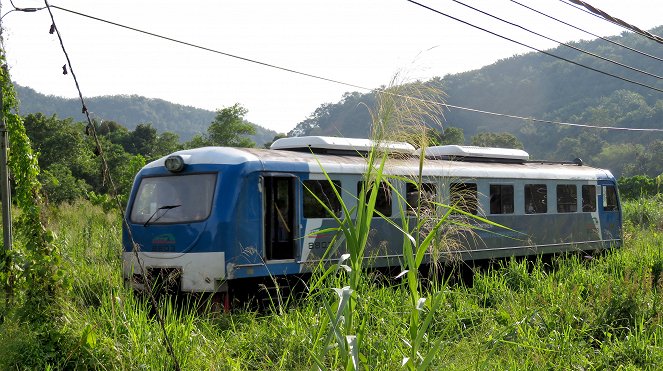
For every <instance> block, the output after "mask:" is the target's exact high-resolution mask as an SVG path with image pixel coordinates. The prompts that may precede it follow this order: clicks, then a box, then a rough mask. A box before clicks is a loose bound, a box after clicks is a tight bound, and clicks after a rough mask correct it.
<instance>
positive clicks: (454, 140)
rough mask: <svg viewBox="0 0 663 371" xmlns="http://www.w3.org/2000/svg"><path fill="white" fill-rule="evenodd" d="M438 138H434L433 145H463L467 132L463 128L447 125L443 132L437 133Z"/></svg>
mask: <svg viewBox="0 0 663 371" xmlns="http://www.w3.org/2000/svg"><path fill="white" fill-rule="evenodd" d="M436 134H437V135H436V137H437V138H432V140H431V145H438V146H445V145H450V144H456V145H459V146H462V145H463V144H465V133H463V129H461V128H454V127H451V126H449V127H447V128H445V129H444V131H443V132H442V133H439V132H438V133H436Z"/></svg>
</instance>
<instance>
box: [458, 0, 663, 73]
mask: <svg viewBox="0 0 663 371" xmlns="http://www.w3.org/2000/svg"><path fill="white" fill-rule="evenodd" d="M451 1H453V2H454V3H456V4H460V5H462V6H464V7H466V8H469V9H472V10H474V11H476V12H479V13H481V14H483V15H487V16H489V17H491V18H493V19H497V20H498V21H501V22H504V23H506V24H509V25H511V26H514V27H518V28H520V29H521V30H524V31H527V32H529V33H531V34H533V35H536V36H539V37H542V38H544V39H546V40H549V41H552V42H556V43H558V44H560V45H564V46H566V47H567V48H570V49H573V50H575V51H578V52H581V53H584V54H587V55H590V56H592V57H594V58H598V59H600V60H602V61H606V62H609V63H612V64H616V65H618V66H620V67H624V68H627V69H629V70H631V71H635V72H639V73H642V74H644V75H647V76H651V77H655V78H657V79H663V77H661V76H659V75H656V74H653V73H649V72H647V71H643V70H640V69H638V68H635V67H631V66H629V65H626V64H624V63H621V62H617V61H615V60H612V59H610V58H605V57H603V56H600V55H598V54H596V53H592V52H589V51H586V50H584V49H580V48H578V47H575V46H573V45H571V44H567V43H564V42H561V41H557V40H555V39H553V38H551V37H548V36H545V35H542V34H540V33H538V32H535V31H532V30H530V29H528V28H525V27H523V26H521V25H519V24H517V23H514V22H510V21H507V20H506V19H503V18H500V17H498V16H495V15H493V14H490V13H488V12H485V11H483V10H481V9H477V8H475V7H473V6H470V5H467V4H465V3H463V2H462V1H459V0H451Z"/></svg>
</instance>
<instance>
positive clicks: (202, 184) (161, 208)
mask: <svg viewBox="0 0 663 371" xmlns="http://www.w3.org/2000/svg"><path fill="white" fill-rule="evenodd" d="M215 186H216V174H193V175H177V176H159V177H148V178H143V179H142V180H141V182H140V185H139V186H138V193H137V194H136V198H135V200H134V203H133V205H132V207H131V222H132V223H142V224H144V225H145V226H146V227H147V226H148V225H152V224H172V223H190V222H198V221H202V220H205V219H207V217H208V216H209V214H210V210H211V209H212V199H213V197H214V188H215Z"/></svg>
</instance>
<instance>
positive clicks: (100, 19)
mask: <svg viewBox="0 0 663 371" xmlns="http://www.w3.org/2000/svg"><path fill="white" fill-rule="evenodd" d="M51 7H52V8H56V9H60V10H62V11H65V12H69V13H72V14H76V15H79V16H82V17H86V18H90V19H93V20H95V21H99V22H103V23H107V24H110V25H113V26H117V27H121V28H125V29H128V30H131V31H135V32H139V33H142V34H145V35H149V36H153V37H156V38H159V39H163V40H168V41H171V42H174V43H177V44H182V45H186V46H190V47H193V48H196V49H200V50H205V51H208V52H211V53H216V54H220V55H224V56H226V57H230V58H235V59H239V60H241V61H244V62H249V63H253V64H258V65H261V66H265V67H270V68H274V69H277V70H281V71H285V72H290V73H294V74H297V75H301V76H306V77H311V78H314V79H318V80H323V81H328V82H333V83H336V84H340V85H346V86H352V87H355V88H361V87H359V86H353V85H352V84H348V83H345V82H342V81H338V80H334V79H330V78H326V77H322V76H318V75H313V74H310V73H306V72H301V71H297V70H293V69H290V68H286V67H281V66H277V65H274V64H270V63H266V62H261V61H258V60H255V59H251V58H246V57H241V56H239V55H235V54H230V53H226V52H223V51H220V50H216V49H212V48H208V47H205V46H201V45H197V44H193V43H190V42H186V41H182V40H177V39H173V38H172V37H168V36H163V35H159V34H155V33H152V32H149V31H145V30H141V29H138V28H134V27H131V26H126V25H123V24H119V23H116V22H112V21H109V20H106V19H102V18H98V17H94V16H91V15H88V14H84V13H80V12H77V11H74V10H70V9H66V8H62V7H59V6H57V5H52V6H51Z"/></svg>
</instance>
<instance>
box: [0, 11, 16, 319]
mask: <svg viewBox="0 0 663 371" xmlns="http://www.w3.org/2000/svg"><path fill="white" fill-rule="evenodd" d="M1 12H2V4H0V13H1ZM2 32H3V29H2V23H0V48H1V49H2V50H0V55H1V56H3V57H4V56H5V43H4V40H3V35H2ZM1 62H2V67H1V68H0V73H2V81H3V82H5V81H9V71H8V70H7V64H6V63H5V61H4V58H2V60H1ZM3 86H4V84H2V85H0V116H2V117H0V201H1V202H2V241H3V249H4V255H5V257H6V259H5V261H4V263H5V265H6V266H5V269H6V272H7V274H8V275H9V277H7V284H6V286H5V305H6V306H7V308H8V306H9V303H10V302H11V298H12V297H13V291H14V287H13V286H14V277H13V276H12V273H11V271H12V269H11V260H10V257H9V256H10V254H11V250H12V213H11V210H12V209H11V208H12V202H11V189H10V188H9V167H8V164H7V147H8V144H9V139H8V135H7V122H6V121H5V104H4V103H5V102H4V94H5V92H4V89H3Z"/></svg>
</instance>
